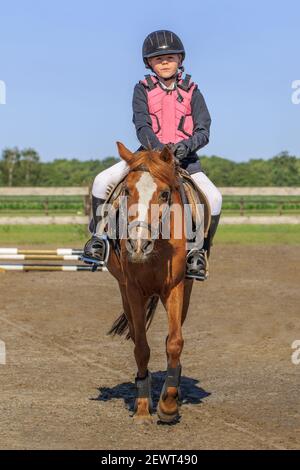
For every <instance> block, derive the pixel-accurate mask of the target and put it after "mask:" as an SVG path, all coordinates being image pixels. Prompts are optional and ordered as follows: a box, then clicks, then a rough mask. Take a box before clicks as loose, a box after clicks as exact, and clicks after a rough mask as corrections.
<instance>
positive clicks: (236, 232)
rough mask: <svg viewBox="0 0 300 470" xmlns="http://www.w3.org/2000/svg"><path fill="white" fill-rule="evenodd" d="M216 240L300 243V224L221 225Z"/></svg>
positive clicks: (249, 243)
mask: <svg viewBox="0 0 300 470" xmlns="http://www.w3.org/2000/svg"><path fill="white" fill-rule="evenodd" d="M215 241H216V243H222V244H223V243H224V244H228V243H232V244H239V245H281V244H284V245H298V244H300V225H284V224H281V225H279V224H278V225H220V226H219V228H218V231H217V234H216V238H215Z"/></svg>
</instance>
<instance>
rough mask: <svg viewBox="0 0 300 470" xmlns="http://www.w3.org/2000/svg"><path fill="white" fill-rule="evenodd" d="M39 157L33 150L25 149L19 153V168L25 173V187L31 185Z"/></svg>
mask: <svg viewBox="0 0 300 470" xmlns="http://www.w3.org/2000/svg"><path fill="white" fill-rule="evenodd" d="M39 161H40V156H39V154H38V152H37V151H36V150H34V149H33V148H31V147H29V148H25V149H23V150H22V151H21V165H20V166H21V168H22V169H24V173H25V185H26V186H30V184H32V183H33V181H32V179H33V178H32V176H33V174H34V173H36V172H37V168H38V163H39Z"/></svg>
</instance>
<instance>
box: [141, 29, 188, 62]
mask: <svg viewBox="0 0 300 470" xmlns="http://www.w3.org/2000/svg"><path fill="white" fill-rule="evenodd" d="M166 54H182V61H181V62H183V61H184V58H185V50H184V46H183V44H182V42H181V39H180V38H179V37H178V36H177V34H175V33H173V32H172V31H167V30H166V29H161V30H159V31H154V32H153V33H150V34H148V36H147V37H146V39H145V41H144V44H143V61H144V63H145V65H146V68H147V69H150V68H151V67H150V66H149V64H148V60H147V59H149V58H151V57H156V56H159V55H166Z"/></svg>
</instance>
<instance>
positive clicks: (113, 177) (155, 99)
mask: <svg viewBox="0 0 300 470" xmlns="http://www.w3.org/2000/svg"><path fill="white" fill-rule="evenodd" d="M184 58H185V50H184V47H183V44H182V42H181V40H180V38H179V37H178V36H177V35H176V34H175V33H173V32H171V31H167V30H160V31H154V32H153V33H151V34H149V35H148V36H147V37H146V39H145V41H144V44H143V60H144V63H145V66H146V68H147V69H151V71H152V72H153V74H154V75H145V80H142V81H140V82H139V83H137V84H136V85H135V88H134V93H133V123H134V124H135V127H136V133H137V137H138V139H139V141H140V143H141V146H140V147H139V149H138V150H139V151H140V150H143V149H146V148H149V147H151V148H153V149H155V150H162V148H163V147H164V145H165V144H170V143H172V144H174V145H173V151H174V155H175V157H176V158H177V159H178V160H179V162H180V165H181V167H182V168H184V169H186V170H187V171H188V172H189V173H190V175H191V177H192V178H193V180H194V181H195V182H196V184H197V185H198V186H199V187H200V188H201V189H202V191H203V192H204V193H205V195H206V196H207V199H208V201H209V203H210V208H211V214H212V221H211V227H210V233H209V236H208V238H207V239H205V241H204V246H203V248H202V249H195V248H193V249H192V250H190V252H189V253H188V255H187V270H186V275H187V277H189V278H195V279H198V280H204V279H206V276H207V256H208V255H209V249H210V245H211V242H212V239H213V237H214V235H215V233H216V230H217V226H218V223H219V218H220V213H221V206H222V196H221V193H220V191H219V190H218V189H217V188H216V187H215V185H214V184H213V183H212V182H211V181H210V180H209V178H208V177H207V176H206V175H205V174H204V173H203V171H202V170H201V165H200V162H199V158H198V156H197V153H196V151H197V150H199V149H200V148H202V147H204V146H205V145H206V144H207V143H208V141H209V130H210V124H211V119H210V115H209V112H208V109H207V106H206V103H205V101H204V98H203V95H202V94H201V92H200V91H199V89H198V87H197V85H196V84H195V83H193V82H191V80H190V79H191V76H190V75H188V74H186V76H185V78H184V79H183V78H182V72H183V71H184V68H183V66H182V63H183V61H184ZM127 171H128V167H127V164H126V162H125V161H123V160H122V161H120V162H118V163H116V164H115V165H113V166H111V167H110V168H108V169H106V170H104V171H102V172H101V173H99V175H97V176H96V178H95V181H94V184H93V188H92V209H93V224H92V225H93V227H94V230H93V232H94V234H93V236H92V238H91V239H90V240H89V241H88V242H87V243H86V245H85V247H84V254H85V256H86V257H88V258H92V259H95V260H97V261H99V260H100V261H103V260H104V259H105V254H106V252H107V243H108V241H107V238H106V237H105V235H104V236H102V235H101V234H99V233H97V234H96V227H97V224H98V222H99V216H98V215H97V214H99V213H100V212H101V211H100V210H99V207H101V205H102V204H103V203H104V201H105V199H106V189H107V187H108V185H115V184H116V183H118V181H119V180H120V179H121V178H122V177H123V176H124V175H125V174H126V172H127Z"/></svg>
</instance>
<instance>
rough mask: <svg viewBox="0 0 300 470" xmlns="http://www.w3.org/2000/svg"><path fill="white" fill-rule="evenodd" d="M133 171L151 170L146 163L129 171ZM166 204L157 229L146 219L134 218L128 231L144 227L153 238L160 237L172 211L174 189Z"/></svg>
mask: <svg viewBox="0 0 300 470" xmlns="http://www.w3.org/2000/svg"><path fill="white" fill-rule="evenodd" d="M133 171H145V172H148V173H150V170H149V169H148V168H147V167H146V166H145V165H139V166H138V167H137V168H133V169H132V170H130V171H129V172H128V174H129V173H131V172H133ZM164 204H166V205H165V207H164V209H163V212H162V215H161V217H160V218H159V221H158V224H157V227H156V228H155V229H153V226H152V224H151V223H147V222H145V221H144V220H133V221H132V222H130V223H129V224H128V227H127V231H128V232H127V233H128V234H129V233H130V231H131V230H132V229H133V228H136V227H142V228H146V229H147V230H148V231H149V232H150V233H151V238H152V239H156V238H158V237H159V234H160V233H162V232H163V227H164V223H165V219H166V217H167V216H168V214H169V212H170V207H171V205H172V189H171V190H170V192H169V196H168V199H167V200H166V201H165V203H164Z"/></svg>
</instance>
